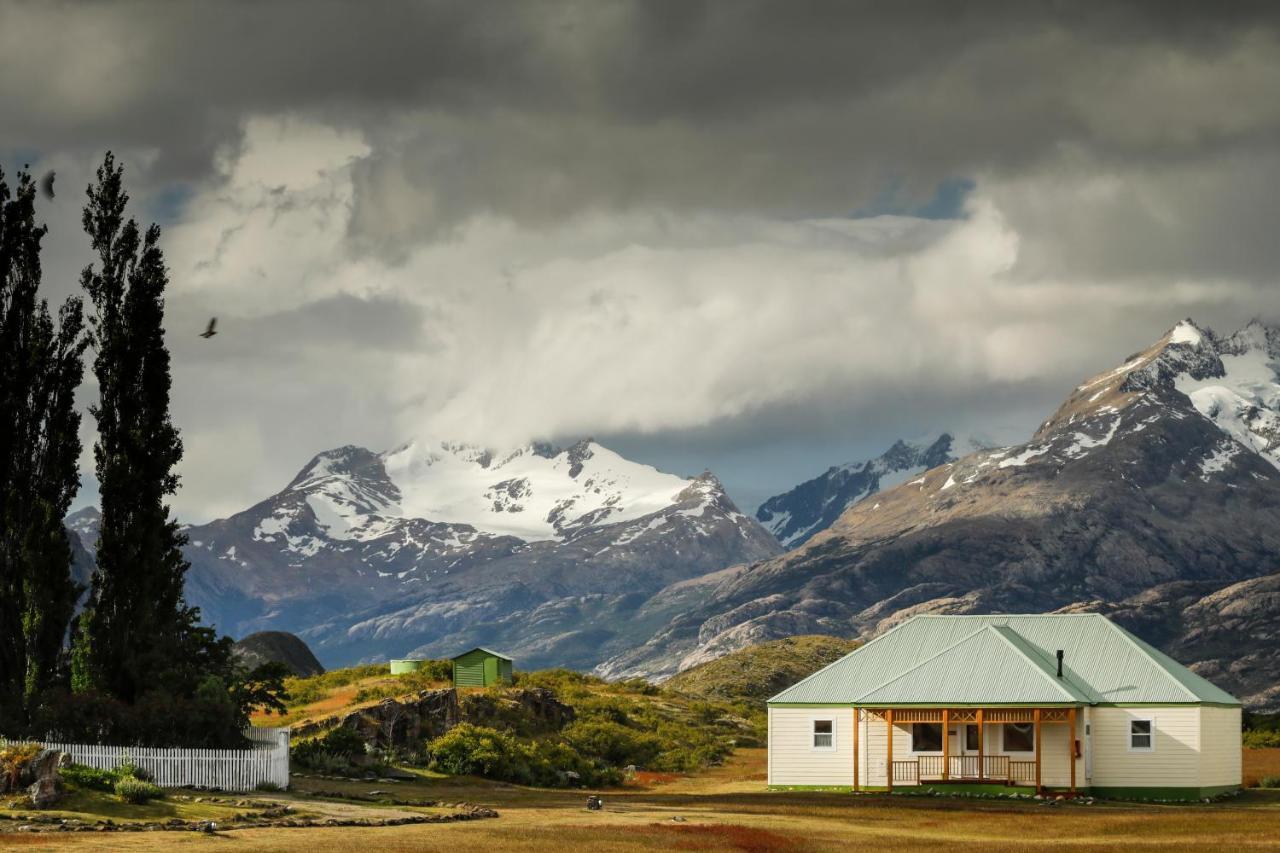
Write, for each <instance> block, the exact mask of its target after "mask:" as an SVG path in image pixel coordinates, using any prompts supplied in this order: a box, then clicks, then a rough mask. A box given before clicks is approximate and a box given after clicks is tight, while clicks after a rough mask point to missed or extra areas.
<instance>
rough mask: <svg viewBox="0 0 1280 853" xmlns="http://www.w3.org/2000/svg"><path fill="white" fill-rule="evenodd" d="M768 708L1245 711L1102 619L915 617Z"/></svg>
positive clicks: (781, 695)
mask: <svg viewBox="0 0 1280 853" xmlns="http://www.w3.org/2000/svg"><path fill="white" fill-rule="evenodd" d="M1058 649H1062V650H1063V651H1064V652H1065V653H1066V656H1065V662H1064V666H1063V678H1061V679H1059V678H1058V677H1057V658H1056V653H1057V650H1058ZM769 701H770V702H771V703H801V704H804V703H815V704H817V703H835V704H844V703H848V704H860V705H892V704H903V705H909V704H915V705H921V704H956V705H974V704H1013V705H1017V704H1026V705H1035V704H1118V703H1160V704H1165V703H1177V704H1200V703H1204V702H1211V703H1215V704H1226V705H1239V704H1240V700H1239V699H1236V698H1235V697H1234V696H1232V695H1231V694H1229V693H1227V692H1226V691H1224V690H1221V689H1219V688H1217V687H1215V686H1214V685H1213V684H1210V683H1209V682H1208V681H1206V680H1205V679H1203V678H1201V677H1200V676H1198V675H1196V674H1195V673H1193V672H1192V671H1191V670H1189V669H1187V668H1186V667H1185V666H1183V665H1182V664H1180V663H1178V662H1177V661H1175V660H1174V659H1173V658H1171V657H1169V656H1168V655H1166V654H1164V653H1163V652H1160V651H1158V650H1157V649H1154V648H1152V647H1151V646H1149V645H1148V644H1146V643H1144V642H1142V641H1141V640H1139V639H1138V638H1137V637H1135V636H1133V635H1132V634H1130V633H1129V632H1128V631H1126V630H1124V629H1123V628H1121V627H1120V626H1119V625H1116V624H1115V623H1114V622H1112V621H1111V620H1110V619H1108V618H1107V617H1105V616H1103V615H1101V614H1099V613H1054V614H1044V615H1001V616H915V617H913V618H911V619H908V620H907V621H906V622H903V623H902V624H901V625H898V626H897V627H895V628H893V629H892V630H890V631H888V632H886V633H884V634H882V635H880V636H879V637H877V638H876V639H874V640H872V641H871V642H869V643H867V644H866V645H865V646H862V647H860V648H858V649H855V650H854V651H852V652H850V653H849V654H848V655H845V656H844V657H843V658H841V659H840V660H838V661H836V662H835V663H833V664H831V665H830V666H827V667H825V668H824V669H820V670H818V671H817V672H815V673H814V674H813V675H811V676H809V677H808V678H806V679H804V680H803V681H800V682H798V683H797V684H795V685H793V686H791V687H789V688H787V689H786V690H784V691H782V692H781V693H779V694H778V695H776V696H774V697H773V698H772V699H770V700H769Z"/></svg>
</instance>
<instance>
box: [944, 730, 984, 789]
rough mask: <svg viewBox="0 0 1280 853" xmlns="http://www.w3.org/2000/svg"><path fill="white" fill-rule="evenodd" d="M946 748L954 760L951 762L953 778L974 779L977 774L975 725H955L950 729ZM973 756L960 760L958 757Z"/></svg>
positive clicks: (976, 734) (976, 733)
mask: <svg viewBox="0 0 1280 853" xmlns="http://www.w3.org/2000/svg"><path fill="white" fill-rule="evenodd" d="M947 748H948V750H949V751H950V753H951V755H952V756H953V757H955V760H953V761H952V762H951V764H952V766H951V775H952V776H953V777H974V776H977V773H978V726H977V724H975V723H957V724H955V725H953V726H952V727H951V732H950V742H949V743H948V744H947ZM965 755H968V756H973V757H972V758H967V759H965V758H960V757H959V756H965Z"/></svg>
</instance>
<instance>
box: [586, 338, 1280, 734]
mask: <svg viewBox="0 0 1280 853" xmlns="http://www.w3.org/2000/svg"><path fill="white" fill-rule="evenodd" d="M1277 363H1280V329H1273V328H1267V327H1265V326H1262V325H1261V324H1258V323H1253V324H1250V325H1249V326H1247V327H1246V328H1244V329H1241V330H1240V331H1238V332H1236V333H1235V334H1232V335H1227V336H1219V335H1216V334H1214V333H1213V332H1212V331H1210V330H1208V329H1203V328H1200V327H1198V326H1196V325H1195V324H1194V323H1192V322H1190V321H1188V322H1184V323H1181V324H1179V325H1178V326H1176V327H1174V328H1173V329H1171V330H1170V331H1169V332H1168V333H1166V334H1165V335H1164V336H1163V337H1162V338H1161V339H1160V340H1158V341H1156V342H1155V343H1153V344H1152V345H1150V346H1148V347H1147V348H1146V349H1144V350H1142V351H1140V352H1138V353H1135V354H1134V355H1132V356H1130V357H1129V358H1127V359H1126V360H1125V361H1124V363H1122V364H1120V365H1118V366H1115V367H1112V368H1109V369H1107V370H1105V371H1103V372H1102V373H1100V374H1098V375H1097V376H1094V377H1093V378H1091V379H1087V380H1086V381H1084V382H1083V383H1081V384H1080V385H1079V386H1078V387H1077V388H1075V389H1073V390H1072V391H1071V392H1070V393H1069V395H1068V397H1067V399H1066V401H1065V402H1064V403H1063V404H1062V405H1061V407H1060V408H1059V409H1058V411H1057V412H1055V413H1054V414H1052V415H1051V416H1050V417H1049V418H1048V419H1047V420H1045V422H1044V423H1043V424H1042V425H1041V427H1040V428H1039V430H1037V432H1036V433H1035V435H1033V436H1032V437H1031V439H1030V440H1029V441H1028V442H1026V443H1025V444H1021V445H1015V446H1012V447H1002V448H994V449H989V450H983V451H979V452H977V453H974V454H970V455H968V456H966V457H964V458H962V459H959V460H957V461H955V462H949V463H946V464H944V465H941V466H939V467H936V468H933V469H931V470H929V471H927V472H925V473H923V474H921V475H919V476H918V477H916V478H915V479H912V480H910V481H908V482H906V483H903V484H902V485H899V486H897V487H896V488H893V489H889V490H887V491H884V492H881V493H879V494H877V495H876V496H875V497H874V498H873V499H871V500H863V501H861V502H859V503H857V504H855V505H854V506H853V507H851V508H850V509H848V510H846V511H845V512H844V513H843V514H842V515H841V516H840V517H839V518H838V519H837V520H836V522H835V523H834V524H833V525H832V526H831V527H830V528H829V529H827V530H825V531H823V532H821V533H819V534H817V535H816V536H814V537H813V538H812V539H810V540H809V541H808V542H806V543H805V544H804V545H803V546H801V547H800V548H797V549H796V550H794V551H791V552H789V553H787V554H784V555H782V556H779V557H774V558H770V559H767V560H763V561H759V562H756V563H753V564H752V565H750V566H747V567H745V568H743V569H741V570H739V571H736V572H733V573H732V574H730V575H725V576H721V577H719V578H717V579H716V580H713V581H709V582H707V583H706V584H704V585H702V588H701V595H700V596H699V599H698V601H697V602H696V603H694V604H693V605H692V607H690V608H689V609H688V610H687V611H685V612H684V613H683V614H681V615H679V616H677V617H676V618H674V619H672V620H671V621H670V622H669V624H668V625H666V626H665V627H663V628H662V629H660V630H659V631H658V632H656V633H655V634H654V635H653V637H652V638H651V639H650V640H649V641H648V642H646V643H645V644H644V645H643V646H641V647H640V648H638V649H636V650H633V651H631V652H628V653H625V654H623V655H618V656H616V657H615V658H613V659H612V660H610V661H608V662H607V663H606V664H604V665H602V666H601V667H599V668H598V670H597V671H598V672H600V673H601V674H604V675H607V676H610V677H626V676H632V675H643V676H647V677H661V676H664V675H671V674H674V673H676V672H678V671H680V670H681V669H685V668H688V667H690V666H692V665H694V664H696V663H699V662H701V661H704V660H709V659H711V658H713V657H717V656H719V655H722V654H725V653H727V652H730V651H733V650H735V649H738V648H741V647H743V646H745V645H748V644H751V643H755V642H760V641H761V640H767V639H772V638H775V637H779V636H787V635H792V634H800V633H833V634H841V635H846V636H852V637H862V638H871V637H874V636H876V635H878V634H880V633H881V632H883V631H885V630H887V629H888V628H890V627H892V626H893V625H895V624H897V623H898V622H900V621H901V620H903V619H905V618H907V617H908V616H910V615H912V614H915V613H1009V612H1032V613H1036V612H1046V611H1053V610H1059V609H1064V608H1066V609H1100V610H1103V611H1104V612H1109V613H1112V614H1113V615H1114V616H1115V618H1116V619H1117V621H1119V622H1120V623H1121V624H1123V625H1124V626H1125V627H1127V628H1130V629H1131V630H1133V631H1134V632H1135V633H1137V634H1138V635H1139V636H1141V637H1143V638H1144V639H1148V640H1149V641H1150V642H1152V643H1155V644H1156V645H1158V646H1160V647H1162V648H1167V649H1169V650H1170V651H1171V652H1172V653H1174V654H1176V656H1177V657H1178V659H1179V660H1180V661H1182V662H1184V663H1186V664H1188V665H1190V666H1191V667H1192V668H1193V669H1195V670H1196V671H1199V672H1202V673H1204V674H1205V675H1208V676H1209V677H1212V678H1213V679H1214V680H1215V682H1216V683H1217V684H1219V685H1220V686H1221V687H1223V688H1224V689H1226V690H1228V691H1230V692H1232V693H1235V694H1236V695H1238V696H1239V697H1240V698H1241V699H1243V700H1244V701H1245V703H1246V704H1247V705H1249V706H1251V707H1254V708H1256V709H1259V710H1263V709H1268V708H1273V707H1275V706H1276V703H1277V702H1280V695H1278V694H1277V693H1276V691H1275V675H1276V673H1275V669H1274V665H1273V664H1272V663H1271V662H1272V661H1274V660H1276V659H1277V658H1278V657H1280V635H1277V634H1276V632H1275V631H1274V630H1273V629H1272V628H1271V627H1270V626H1273V625H1274V624H1276V621H1277V619H1280V597H1278V596H1276V595H1275V594H1274V589H1275V583H1274V579H1275V576H1276V573H1277V564H1276V554H1277V553H1280V471H1278V470H1277V469H1278V468H1280V454H1278V452H1277V451H1278V448H1280V378H1278V377H1277V374H1276V364H1277ZM686 583H689V582H686ZM668 595H669V593H667V592H665V591H664V592H660V593H659V594H658V595H656V596H655V597H654V599H653V602H654V604H646V605H644V606H642V607H641V608H640V610H639V612H640V613H641V614H644V613H645V612H646V608H647V607H649V606H655V605H656V604H657V603H661V602H663V601H665V600H666V598H667V596H668ZM1243 655H1247V656H1248V657H1247V658H1246V657H1244V656H1243ZM1250 661H1254V662H1255V663H1256V665H1251V664H1250Z"/></svg>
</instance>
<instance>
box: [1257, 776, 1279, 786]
mask: <svg viewBox="0 0 1280 853" xmlns="http://www.w3.org/2000/svg"><path fill="white" fill-rule="evenodd" d="M1258 787H1259V788H1280V776H1263V777H1262V778H1261V779H1259V780H1258Z"/></svg>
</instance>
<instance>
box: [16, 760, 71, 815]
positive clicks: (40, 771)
mask: <svg viewBox="0 0 1280 853" xmlns="http://www.w3.org/2000/svg"><path fill="white" fill-rule="evenodd" d="M62 757H63V753H61V752H59V751H58V750H56V749H45V750H41V752H40V753H39V754H38V755H36V757H35V758H33V759H31V763H30V764H28V765H27V767H26V770H25V771H24V772H23V775H24V776H27V777H29V778H30V779H31V780H32V781H31V784H30V785H29V786H28V788H27V796H29V797H30V798H31V805H32V807H33V808H37V809H47V808H50V807H51V806H53V805H55V804H56V803H57V802H58V801H59V800H61V799H62V795H63V786H62V777H61V776H59V775H58V767H59V763H60V762H61V760H62Z"/></svg>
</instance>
